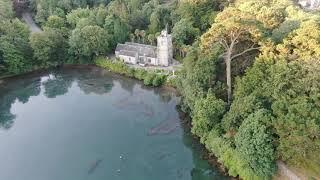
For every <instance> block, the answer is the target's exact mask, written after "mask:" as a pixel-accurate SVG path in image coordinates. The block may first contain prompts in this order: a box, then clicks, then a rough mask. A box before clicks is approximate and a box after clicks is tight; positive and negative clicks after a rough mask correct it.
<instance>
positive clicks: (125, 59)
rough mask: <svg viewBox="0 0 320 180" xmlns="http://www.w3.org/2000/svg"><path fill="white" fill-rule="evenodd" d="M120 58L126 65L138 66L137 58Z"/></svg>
mask: <svg viewBox="0 0 320 180" xmlns="http://www.w3.org/2000/svg"><path fill="white" fill-rule="evenodd" d="M118 58H120V59H122V60H123V61H124V62H125V63H129V64H137V58H135V57H130V56H125V55H119V56H118Z"/></svg>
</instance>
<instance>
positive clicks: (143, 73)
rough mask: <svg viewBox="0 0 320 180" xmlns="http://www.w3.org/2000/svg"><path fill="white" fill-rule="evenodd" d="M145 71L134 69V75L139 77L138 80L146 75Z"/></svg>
mask: <svg viewBox="0 0 320 180" xmlns="http://www.w3.org/2000/svg"><path fill="white" fill-rule="evenodd" d="M146 74H147V71H145V70H143V69H136V71H135V73H134V77H135V78H137V79H139V80H143V79H144V77H145V76H146Z"/></svg>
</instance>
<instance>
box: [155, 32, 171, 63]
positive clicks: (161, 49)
mask: <svg viewBox="0 0 320 180" xmlns="http://www.w3.org/2000/svg"><path fill="white" fill-rule="evenodd" d="M157 46H158V50H157V51H158V52H157V54H158V65H160V66H169V65H170V61H171V58H172V52H171V51H172V49H171V48H172V38H171V35H168V34H167V32H166V31H162V32H161V35H160V36H158V38H157ZM170 46H171V47H170Z"/></svg>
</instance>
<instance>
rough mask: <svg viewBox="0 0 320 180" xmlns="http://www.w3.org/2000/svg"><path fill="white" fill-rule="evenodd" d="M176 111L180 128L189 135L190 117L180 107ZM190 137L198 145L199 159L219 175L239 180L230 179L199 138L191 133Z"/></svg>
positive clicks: (226, 170)
mask: <svg viewBox="0 0 320 180" xmlns="http://www.w3.org/2000/svg"><path fill="white" fill-rule="evenodd" d="M176 109H177V111H178V113H179V118H180V120H181V125H182V128H183V129H184V130H186V131H188V132H189V133H191V117H190V116H189V114H188V113H185V112H183V111H182V110H181V107H180V105H177V107H176ZM191 135H192V138H193V140H194V141H195V142H196V143H197V144H199V145H200V148H201V153H202V154H201V157H200V158H201V159H203V160H206V161H208V163H209V165H210V166H211V167H215V168H216V169H217V170H218V172H219V173H221V174H222V175H224V176H226V177H228V178H230V179H231V180H240V178H239V177H232V176H230V175H229V173H228V169H227V168H226V167H225V166H224V165H223V164H222V163H220V162H219V161H218V158H217V157H216V156H215V155H214V154H212V153H210V152H209V150H208V149H207V148H206V147H205V146H204V145H203V144H201V143H200V138H199V137H197V136H195V135H193V134H192V133H191Z"/></svg>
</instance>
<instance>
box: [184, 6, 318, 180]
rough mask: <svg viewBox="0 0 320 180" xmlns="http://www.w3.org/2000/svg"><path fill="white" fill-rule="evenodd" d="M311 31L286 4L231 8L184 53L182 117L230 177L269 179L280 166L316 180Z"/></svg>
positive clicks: (305, 16)
mask: <svg viewBox="0 0 320 180" xmlns="http://www.w3.org/2000/svg"><path fill="white" fill-rule="evenodd" d="M319 23H320V21H319V16H318V15H317V14H316V13H313V12H305V11H304V10H303V9H301V8H300V7H298V6H297V5H296V4H295V3H294V2H293V1H289V0H276V1H271V0H270V1H258V0H237V1H235V2H234V3H233V4H232V5H230V6H229V7H227V8H225V9H224V10H223V11H222V12H221V13H219V14H218V15H217V18H216V19H215V22H214V23H213V25H212V26H211V28H210V29H208V31H206V32H205V33H204V34H203V35H202V36H201V38H200V42H199V43H194V44H193V47H192V48H189V52H188V54H187V56H186V58H185V59H184V69H183V71H182V75H181V76H180V83H179V84H180V85H179V87H178V88H179V89H180V92H182V95H183V97H184V99H183V109H184V110H185V111H188V112H189V113H190V114H191V116H192V125H193V128H192V132H193V133H194V134H195V135H197V136H199V137H200V140H201V142H202V143H204V144H205V145H206V147H207V148H208V149H209V150H210V151H211V152H213V153H214V154H215V155H216V156H217V157H218V159H219V161H220V162H222V163H223V164H224V165H225V166H226V167H227V168H228V171H229V174H230V175H232V176H237V175H239V176H240V177H241V178H244V179H270V178H271V177H272V175H274V173H276V160H282V161H284V162H286V163H287V164H289V165H290V166H294V167H296V168H297V169H299V170H301V172H303V173H305V174H306V176H307V177H309V178H311V177H313V178H318V177H319V171H318V170H317V169H320V164H319V162H320V161H319V160H320V159H319V157H318V156H317V155H316V154H319V153H320V151H319V149H320V147H319V142H320V136H319V135H320V134H319V133H320V131H319V130H320V129H319V128H320V121H319V119H320V116H319V112H320V111H319V108H320V107H319V102H320V101H319V94H320V89H319V87H318V85H319V77H320V76H319V74H318V73H319V68H320V63H319V62H320V61H319V54H318V53H319V49H320V41H319V38H320V34H319V32H320V31H319V29H320V28H319ZM210 55H211V56H210ZM209 62H210V63H211V65H210V66H208V64H207V63H209ZM200 69H201V70H200ZM224 69H226V70H224ZM231 80H232V81H231ZM233 81H235V83H232V82H233ZM185 87H188V88H185ZM213 95H215V97H212V96H213ZM209 97H210V98H209ZM223 101H224V102H226V103H227V104H228V105H226V106H225V107H224V106H223V103H222V102H223ZM219 102H220V103H219Z"/></svg>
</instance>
